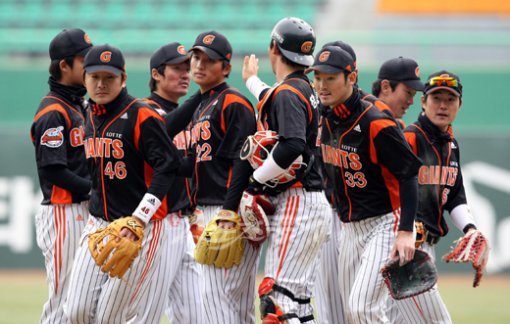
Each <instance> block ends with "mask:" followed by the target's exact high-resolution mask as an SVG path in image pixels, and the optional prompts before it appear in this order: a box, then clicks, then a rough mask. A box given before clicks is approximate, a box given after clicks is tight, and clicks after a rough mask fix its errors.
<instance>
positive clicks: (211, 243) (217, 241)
mask: <svg viewBox="0 0 510 324" xmlns="http://www.w3.org/2000/svg"><path fill="white" fill-rule="evenodd" d="M221 221H228V222H231V223H232V224H233V226H232V228H224V227H220V226H218V223H219V222H221ZM239 223H240V218H239V216H238V215H237V213H235V212H233V211H231V210H225V209H223V210H220V212H219V213H218V214H217V215H216V216H215V217H214V218H213V219H212V220H211V221H210V222H209V224H207V226H206V227H205V229H204V232H203V233H202V235H200V238H199V239H198V242H197V245H196V246H195V259H196V260H197V262H198V263H201V264H206V265H214V266H215V267H217V268H226V269H228V268H232V267H233V266H234V265H238V264H239V263H241V259H242V257H243V253H244V239H243V238H242V231H241V226H240V224H239Z"/></svg>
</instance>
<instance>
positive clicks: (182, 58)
mask: <svg viewBox="0 0 510 324" xmlns="http://www.w3.org/2000/svg"><path fill="white" fill-rule="evenodd" d="M189 59H190V57H189V56H188V55H184V56H178V57H176V58H173V59H171V60H168V61H166V62H165V64H179V63H182V62H186V61H189Z"/></svg>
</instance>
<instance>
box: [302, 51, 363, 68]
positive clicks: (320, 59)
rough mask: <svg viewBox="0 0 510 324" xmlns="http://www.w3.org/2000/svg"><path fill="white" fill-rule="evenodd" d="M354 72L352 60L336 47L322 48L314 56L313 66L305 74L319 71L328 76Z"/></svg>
mask: <svg viewBox="0 0 510 324" xmlns="http://www.w3.org/2000/svg"><path fill="white" fill-rule="evenodd" d="M354 70H355V67H354V59H353V58H352V56H351V55H350V54H349V53H347V52H346V51H345V50H343V49H341V48H340V47H337V46H327V47H323V48H322V49H321V51H320V52H319V53H318V54H317V55H316V56H315V60H314V62H313V65H312V66H311V67H309V68H308V69H306V70H305V72H306V73H310V72H311V71H319V72H322V73H328V74H337V73H341V72H343V71H347V72H352V71H354Z"/></svg>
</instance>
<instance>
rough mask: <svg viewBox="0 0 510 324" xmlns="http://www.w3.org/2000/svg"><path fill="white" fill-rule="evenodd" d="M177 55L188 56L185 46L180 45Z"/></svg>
mask: <svg viewBox="0 0 510 324" xmlns="http://www.w3.org/2000/svg"><path fill="white" fill-rule="evenodd" d="M177 53H179V54H182V55H186V49H185V48H184V46H182V45H180V46H179V47H177Z"/></svg>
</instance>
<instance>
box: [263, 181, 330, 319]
mask: <svg viewBox="0 0 510 324" xmlns="http://www.w3.org/2000/svg"><path fill="white" fill-rule="evenodd" d="M274 203H275V206H277V210H276V213H275V215H273V216H270V217H269V223H270V233H269V239H268V247H267V252H266V264H265V277H270V278H273V279H274V280H275V283H276V284H277V285H279V286H282V287H284V288H286V289H288V290H290V291H291V292H292V293H293V294H294V296H295V297H296V298H302V299H304V298H310V297H311V296H312V290H313V285H314V281H315V276H316V274H317V268H318V262H317V256H318V254H319V251H320V248H321V246H322V244H323V243H324V241H325V240H326V237H327V233H328V231H329V230H330V226H331V208H330V207H329V204H328V202H327V200H326V197H325V196H324V193H323V192H307V191H306V190H304V189H287V190H286V191H285V192H283V193H281V194H280V195H278V197H276V199H275V201H274ZM272 296H273V297H274V298H275V299H276V301H277V303H278V305H279V306H280V307H281V308H282V310H283V312H284V314H287V313H296V314H297V315H298V316H299V317H303V316H307V315H311V314H313V307H312V305H311V304H301V305H300V304H298V303H297V302H295V301H293V300H291V299H290V298H289V297H287V296H285V295H283V294H281V293H276V292H273V293H272ZM286 323H289V324H292V323H300V321H299V320H298V319H296V318H293V319H289V320H287V321H286Z"/></svg>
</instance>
